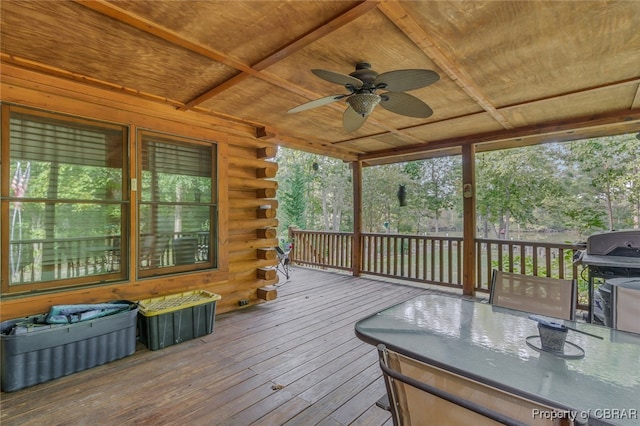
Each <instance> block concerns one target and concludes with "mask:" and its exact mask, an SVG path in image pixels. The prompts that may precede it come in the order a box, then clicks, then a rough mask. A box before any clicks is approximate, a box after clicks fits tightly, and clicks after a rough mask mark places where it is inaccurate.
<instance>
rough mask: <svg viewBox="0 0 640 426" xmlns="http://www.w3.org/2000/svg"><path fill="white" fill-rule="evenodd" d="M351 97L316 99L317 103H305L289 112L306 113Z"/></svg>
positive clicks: (334, 96) (339, 96)
mask: <svg viewBox="0 0 640 426" xmlns="http://www.w3.org/2000/svg"><path fill="white" fill-rule="evenodd" d="M347 96H349V95H331V96H327V97H324V98H320V99H316V100H315V101H311V102H307V103H304V104H302V105H298V106H297V107H295V108H291V109H290V110H289V111H287V112H289V113H293V112H300V111H306V110H308V109H311V108H317V107H320V106H323V105H328V104H330V103H331V102H335V101H339V100H340V99H344V98H346V97H347Z"/></svg>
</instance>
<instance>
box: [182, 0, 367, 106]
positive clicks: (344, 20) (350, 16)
mask: <svg viewBox="0 0 640 426" xmlns="http://www.w3.org/2000/svg"><path fill="white" fill-rule="evenodd" d="M377 2H378V0H367V1H364V2H362V3H359V4H358V5H356V6H355V7H353V8H351V9H349V10H348V11H347V12H345V13H343V14H341V15H338V16H337V17H335V18H333V19H332V20H331V21H329V22H325V23H324V24H322V25H320V26H319V27H317V28H316V29H314V30H312V31H311V32H309V33H307V34H305V35H303V36H302V37H300V38H298V39H297V40H295V41H293V42H291V43H289V44H288V45H286V46H285V47H283V48H281V49H279V50H277V51H276V52H273V53H272V54H270V55H269V56H267V57H266V58H263V59H262V60H260V61H258V62H257V63H255V64H253V65H252V66H250V68H251V70H252V72H253V73H247V72H245V71H244V70H240V71H242V73H240V74H238V75H236V76H234V77H232V78H231V79H229V80H227V81H225V82H223V83H222V84H219V85H217V86H215V87H212V88H210V89H209V90H207V91H206V92H204V93H202V94H201V95H199V96H197V97H196V98H194V99H192V100H190V101H188V102H187V103H186V104H185V106H184V107H183V108H181V109H189V108H191V107H193V106H195V105H198V104H200V103H202V102H204V101H206V100H208V99H211V98H213V97H214V96H216V95H217V94H219V93H222V92H224V91H225V90H227V89H229V88H231V87H233V86H235V85H236V84H238V83H240V82H241V81H243V80H245V79H246V78H248V77H249V76H250V75H251V76H254V77H258V78H262V79H263V80H265V81H267V82H269V83H272V84H275V85H276V86H278V87H280V88H282V89H285V90H288V91H290V92H293V93H296V94H298V95H302V96H304V97H307V98H309V99H314V98H316V97H319V95H317V94H316V93H313V92H311V91H308V90H306V89H303V88H296V87H295V86H294V85H292V84H291V82H288V81H285V80H280V79H279V78H277V77H276V76H273V75H271V74H268V73H260V76H258V75H256V74H255V72H259V71H262V70H264V69H266V68H267V67H269V66H271V65H273V64H275V63H277V62H279V61H281V60H282V59H284V58H286V57H288V56H290V55H292V54H294V53H295V52H297V51H299V50H300V49H303V48H304V47H307V46H308V45H310V44H311V43H313V42H314V41H317V40H319V39H321V38H322V37H324V36H326V35H327V34H330V33H332V32H333V31H335V30H337V29H338V28H340V27H342V26H344V25H346V24H348V23H350V22H352V21H353V20H355V19H357V18H359V17H360V16H362V15H364V14H365V13H367V12H369V11H370V10H371V9H374V8H375V7H377Z"/></svg>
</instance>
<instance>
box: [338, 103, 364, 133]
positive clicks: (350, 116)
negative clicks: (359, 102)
mask: <svg viewBox="0 0 640 426" xmlns="http://www.w3.org/2000/svg"><path fill="white" fill-rule="evenodd" d="M367 117H368V115H365V116H362V115H360V114H358V113H357V112H356V111H355V110H354V109H353V108H351V106H349V107H348V108H347V109H346V110H345V111H344V114H342V125H343V126H344V129H345V130H346V131H347V132H355V131H356V130H358V129H359V128H360V127H362V125H363V124H364V122H365V121H367Z"/></svg>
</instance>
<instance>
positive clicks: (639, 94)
mask: <svg viewBox="0 0 640 426" xmlns="http://www.w3.org/2000/svg"><path fill="white" fill-rule="evenodd" d="M633 84H636V85H638V88H637V90H636V95H635V99H634V101H633V102H632V105H631V108H630V109H635V108H640V77H635V78H630V79H626V80H622V81H616V82H614V83H611V84H606V85H600V86H594V87H589V88H586V89H580V90H573V91H570V92H564V93H559V94H556V95H552V96H546V97H543V98H537V99H531V100H528V101H524V102H520V103H517V104H511V105H507V106H504V107H501V108H500V111H506V110H509V109H513V108H522V107H526V106H530V105H533V104H536V103H539V102H545V101H551V100H558V99H561V98H563V97H566V96H570V95H577V94H584V93H597V92H599V91H606V90H610V89H614V88H618V87H623V86H627V85H633ZM478 114H483V112H480V113H471V114H464V115H459V116H454V117H449V118H446V119H443V120H438V121H432V122H430V123H422V124H417V125H415V126H411V127H405V128H402V129H399V131H405V132H406V131H408V130H410V129H416V128H420V127H427V126H429V125H431V124H436V123H440V124H441V123H446V122H447V121H454V120H458V119H460V118H464V117H471V116H474V115H478ZM385 134H387V133H386V132H382V133H378V134H372V135H367V136H361V137H357V138H351V139H344V140H341V141H336V142H333V145H341V144H345V143H353V142H358V141H361V140H366V139H371V138H376V137H380V136H384V135H385ZM414 139H415V138H414ZM421 143H423V144H424V145H425V146H427V145H428V144H430V142H425V141H421Z"/></svg>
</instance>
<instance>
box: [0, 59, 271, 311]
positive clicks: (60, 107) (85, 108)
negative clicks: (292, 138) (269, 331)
mask: <svg viewBox="0 0 640 426" xmlns="http://www.w3.org/2000/svg"><path fill="white" fill-rule="evenodd" d="M0 79H1V80H0V82H1V87H0V93H1V98H0V101H2V102H3V103H13V104H17V105H22V106H25V107H33V108H38V109H45V110H48V111H52V112H55V113H61V114H69V115H74V116H79V117H86V118H91V119H96V120H101V121H107V122H113V123H118V124H123V125H127V126H129V128H130V144H131V145H132V146H133V143H134V142H135V134H136V130H137V129H138V128H145V129H150V130H155V131H160V132H166V133H169V134H175V135H180V136H185V137H191V138H195V139H204V140H211V141H214V142H216V143H217V145H218V164H219V168H218V173H219V174H218V188H219V196H220V202H219V219H220V223H219V227H220V228H219V239H220V247H219V268H218V269H217V270H212V271H200V272H192V273H185V274H176V275H171V276H165V277H159V278H149V279H140V280H138V279H136V278H135V275H136V274H135V270H133V268H132V270H131V272H130V280H128V281H125V282H120V283H115V284H109V285H103V286H93V287H88V288H83V289H72V290H68V291H56V292H49V293H42V294H37V295H33V296H24V295H23V296H16V297H9V298H3V300H1V301H0V320H2V321H4V320H6V319H10V318H17V317H21V316H26V315H31V314H35V313H41V312H46V311H48V309H49V307H50V306H52V305H56V304H70V303H96V302H102V301H107V300H115V299H127V300H141V299H146V298H149V297H156V296H159V295H164V294H171V293H178V292H182V291H189V290H195V289H204V290H209V291H212V292H214V293H218V294H220V295H221V296H222V299H221V300H220V301H219V302H218V304H217V312H218V313H223V312H227V311H231V310H234V309H237V308H238V307H239V301H240V300H248V301H249V304H248V305H253V304H256V303H261V302H262V301H263V300H261V299H259V298H258V294H259V293H258V289H259V288H262V287H265V286H268V285H271V284H275V283H277V281H278V278H277V276H276V274H275V273H273V271H271V269H270V268H271V267H272V266H274V265H275V263H277V258H273V256H270V255H269V254H270V252H269V251H268V250H269V249H271V248H273V247H274V246H275V245H276V244H277V238H276V232H275V227H277V225H278V221H277V219H275V212H276V209H277V208H278V203H277V201H276V200H274V199H273V198H274V197H275V193H276V189H277V187H278V185H277V182H276V181H275V180H273V176H275V173H276V172H277V168H278V165H277V163H275V162H273V161H269V158H270V157H272V156H273V155H275V152H276V150H277V147H275V146H274V145H272V144H271V142H269V141H268V140H264V139H259V138H257V137H256V134H258V133H259V132H257V131H256V128H255V127H253V126H250V125H248V124H246V123H238V122H231V121H226V120H223V119H222V118H219V117H216V116H210V117H207V118H205V119H203V116H202V115H201V114H194V113H192V112H189V111H184V112H182V111H177V110H176V109H175V107H174V106H172V105H170V104H163V103H161V102H154V101H149V100H145V99H139V98H136V97H132V96H129V95H127V94H125V93H121V92H118V91H116V90H113V91H110V90H103V89H96V88H92V87H90V86H87V85H84V84H82V83H81V82H79V81H69V80H63V79H58V78H55V77H51V76H46V75H44V74H40V73H36V72H33V71H27V70H24V69H20V68H18V67H14V66H11V65H7V64H3V65H2V73H1V74H0ZM130 152H134V150H133V149H131V150H130ZM132 167H135V165H133V166H132ZM131 173H133V170H132V171H131ZM134 196H135V194H131V197H132V199H133V198H134ZM131 228H132V229H135V223H132V226H131ZM135 240H136V239H135V238H130V253H131V254H130V255H129V264H130V265H136V263H137V262H136V261H135V253H136V246H135V244H136V241H135ZM260 294H262V295H263V294H264V292H262V293H260ZM269 297H270V298H272V297H273V294H269Z"/></svg>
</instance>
